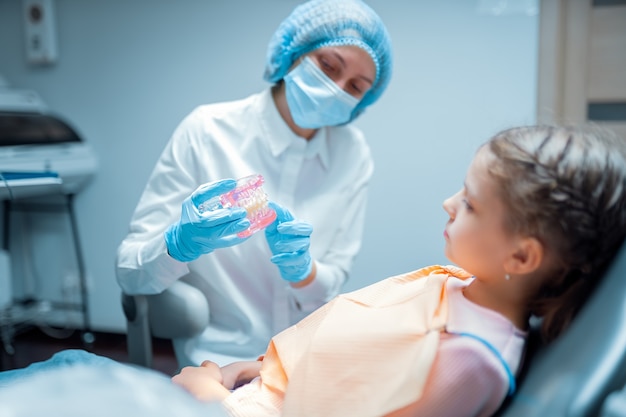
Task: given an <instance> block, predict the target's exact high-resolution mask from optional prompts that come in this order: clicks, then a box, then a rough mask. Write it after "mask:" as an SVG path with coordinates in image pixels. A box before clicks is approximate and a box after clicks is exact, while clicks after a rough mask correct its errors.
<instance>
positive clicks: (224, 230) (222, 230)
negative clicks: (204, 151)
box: [165, 179, 250, 262]
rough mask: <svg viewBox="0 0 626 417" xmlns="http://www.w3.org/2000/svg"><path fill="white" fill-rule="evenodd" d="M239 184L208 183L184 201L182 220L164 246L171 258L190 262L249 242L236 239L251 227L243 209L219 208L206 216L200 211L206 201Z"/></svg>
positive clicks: (169, 232) (168, 233) (170, 231)
mask: <svg viewBox="0 0 626 417" xmlns="http://www.w3.org/2000/svg"><path fill="white" fill-rule="evenodd" d="M236 184H237V182H236V181H235V180H233V179H225V180H219V181H215V182H211V183H206V184H203V185H201V186H200V187H198V188H197V189H196V191H194V192H193V193H192V194H191V196H189V197H187V198H186V199H185V201H183V208H182V213H181V215H180V220H179V221H178V222H176V223H174V224H172V225H171V226H170V227H168V229H167V230H166V231H165V244H166V246H167V251H168V253H169V254H170V256H171V257H172V258H174V259H176V260H178V261H181V262H190V261H193V260H194V259H197V258H198V257H199V256H200V255H204V254H206V253H210V252H213V251H214V250H215V249H218V248H226V247H229V246H234V245H237V244H239V243H241V242H243V241H245V240H247V239H248V238H240V237H239V236H237V233H239V232H243V231H244V230H246V229H247V228H248V227H250V220H248V219H246V218H245V217H246V210H245V209H244V208H241V207H233V208H220V209H216V210H211V211H205V212H204V213H200V211H199V210H198V207H199V206H200V204H202V203H203V202H204V201H206V200H208V199H210V198H212V197H216V196H219V195H221V194H224V193H226V192H228V191H230V190H232V189H233V188H235V185H236Z"/></svg>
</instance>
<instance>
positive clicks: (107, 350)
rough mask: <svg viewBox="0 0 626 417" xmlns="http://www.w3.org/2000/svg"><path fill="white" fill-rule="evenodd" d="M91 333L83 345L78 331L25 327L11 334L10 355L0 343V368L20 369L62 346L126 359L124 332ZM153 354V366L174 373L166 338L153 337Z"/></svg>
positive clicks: (169, 344) (121, 359)
mask: <svg viewBox="0 0 626 417" xmlns="http://www.w3.org/2000/svg"><path fill="white" fill-rule="evenodd" d="M94 336H95V340H94V342H93V343H92V344H90V345H86V344H85V343H84V342H83V340H82V334H81V332H79V331H72V330H63V331H54V329H39V328H37V327H33V328H30V329H26V330H24V331H22V332H20V333H19V334H17V335H16V336H15V337H14V340H13V348H14V349H15V353H14V354H12V355H9V354H7V352H6V351H5V349H4V348H3V346H2V345H1V344H0V356H1V361H0V370H7V369H16V368H23V367H25V366H27V365H29V364H30V363H33V362H38V361H42V360H45V359H48V358H49V357H50V356H52V355H53V354H54V353H56V352H58V351H60V350H63V349H85V350H88V351H90V352H92V353H96V354H98V355H102V356H106V357H109V358H112V359H115V360H117V361H120V362H128V353H127V349H126V335H124V334H114V333H99V332H96V333H94ZM153 355H154V360H153V363H154V365H153V368H154V369H156V370H159V371H161V372H164V373H165V374H167V375H173V374H174V373H176V371H177V363H176V357H175V356H174V350H173V348H172V345H171V342H170V341H169V340H165V339H156V338H155V339H153Z"/></svg>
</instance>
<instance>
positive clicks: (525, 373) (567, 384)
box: [122, 245, 626, 417]
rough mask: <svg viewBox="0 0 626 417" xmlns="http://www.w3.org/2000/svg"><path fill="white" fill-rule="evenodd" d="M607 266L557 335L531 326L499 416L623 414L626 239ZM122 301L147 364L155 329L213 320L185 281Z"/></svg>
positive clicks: (194, 329)
mask: <svg viewBox="0 0 626 417" xmlns="http://www.w3.org/2000/svg"><path fill="white" fill-rule="evenodd" d="M606 273H607V276H606V277H605V279H604V281H603V282H602V283H601V285H599V286H598V288H596V290H595V292H594V294H593V295H592V297H591V298H590V299H589V300H588V302H587V303H586V304H585V306H584V307H583V309H582V310H581V311H580V313H579V314H578V316H577V317H576V319H575V320H574V322H573V323H572V325H571V326H570V328H569V329H568V330H567V331H566V332H565V333H564V334H563V335H561V337H559V338H558V339H557V340H556V341H554V342H553V343H551V344H550V345H548V346H542V344H541V342H540V341H539V332H538V326H535V327H533V328H532V329H531V332H530V338H529V345H528V346H529V349H528V352H527V359H526V361H525V365H524V367H523V368H522V370H521V373H520V376H519V378H518V390H517V393H516V394H515V395H514V396H513V397H512V398H509V399H508V400H507V401H506V402H505V403H504V404H503V406H502V407H501V409H500V410H499V411H498V413H496V416H498V417H552V416H555V417H566V416H567V417H570V416H571V417H579V416H580V417H582V416H602V417H616V416H620V417H626V410H622V411H623V414H615V413H616V411H615V410H616V408H619V407H620V405H621V404H624V405H626V245H624V246H622V248H621V250H620V251H619V253H618V254H617V256H616V258H615V260H614V261H613V264H612V265H611V267H610V268H609V270H608V271H607V272H606ZM122 305H123V308H124V313H125V315H126V318H127V321H128V351H129V360H130V361H131V362H132V363H135V364H139V365H143V366H146V367H150V366H151V365H152V346H151V337H152V336H156V337H161V338H166V339H174V338H179V337H181V338H182V337H193V336H195V335H197V334H198V333H200V332H201V331H202V330H203V329H204V328H205V327H206V326H207V324H208V322H209V306H208V302H207V300H206V298H205V297H204V295H203V294H202V293H201V292H200V291H199V290H198V289H196V288H195V287H193V286H191V285H190V284H188V283H186V282H184V281H177V282H176V283H174V284H173V285H172V286H171V287H169V288H168V289H167V290H166V291H164V292H163V293H161V294H158V295H150V296H136V295H135V296H129V295H125V294H123V295H122ZM607 398H608V399H607ZM605 400H606V402H605ZM620 412H621V411H620ZM600 413H602V414H600Z"/></svg>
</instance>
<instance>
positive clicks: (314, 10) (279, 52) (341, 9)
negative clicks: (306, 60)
mask: <svg viewBox="0 0 626 417" xmlns="http://www.w3.org/2000/svg"><path fill="white" fill-rule="evenodd" d="M340 45H355V46H358V47H360V48H362V49H364V50H365V51H366V52H367V53H368V54H369V55H370V56H371V57H372V60H373V61H374V64H375V65H376V78H375V80H374V84H373V85H372V88H370V89H369V90H368V91H367V93H366V94H365V95H364V96H363V98H362V99H361V101H360V102H359V104H358V105H357V106H356V108H355V109H354V111H353V112H352V117H351V118H350V120H354V119H355V118H356V117H357V116H358V115H359V114H361V113H362V112H363V110H364V109H365V108H366V107H367V106H369V105H370V104H372V103H374V102H375V101H376V100H378V98H379V97H380V96H381V95H382V93H383V91H385V88H387V85H388V84H389V80H390V79H391V70H392V50H391V40H390V38H389V33H387V29H386V28H385V25H384V24H383V22H382V20H381V19H380V17H378V15H377V14H376V12H374V10H372V9H371V8H370V7H369V6H368V5H366V4H365V3H363V2H362V1H361V0H310V1H308V2H306V3H303V4H301V5H300V6H298V7H296V8H295V9H294V10H293V12H292V13H291V14H290V15H289V16H288V17H287V18H286V19H285V20H283V22H282V23H281V24H280V26H279V27H278V29H277V30H276V32H275V33H274V36H272V39H271V40H270V43H269V46H268V49H267V62H266V65H265V73H264V75H263V78H264V79H265V80H266V81H269V82H272V83H276V82H278V81H280V80H282V79H283V77H284V76H285V75H286V74H287V72H289V69H290V68H291V66H292V65H293V63H294V62H295V61H296V60H297V59H298V58H300V57H301V56H302V55H305V54H307V53H309V52H311V51H313V50H315V49H318V48H322V47H325V46H340Z"/></svg>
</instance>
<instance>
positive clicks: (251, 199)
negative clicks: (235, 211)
mask: <svg viewBox="0 0 626 417" xmlns="http://www.w3.org/2000/svg"><path fill="white" fill-rule="evenodd" d="M264 181H265V180H264V178H263V176H262V175H260V174H256V175H249V176H247V177H243V178H240V179H238V180H237V185H236V186H235V189H233V190H231V191H229V192H227V193H225V194H222V195H220V196H217V197H213V198H211V199H209V200H207V201H205V202H204V203H202V204H200V207H198V209H199V210H200V213H203V212H205V211H209V210H217V209H220V208H230V207H243V208H244V209H246V211H247V212H248V214H247V215H246V218H247V219H248V220H250V227H249V228H248V229H246V230H244V231H243V232H240V233H237V236H239V237H248V236H251V235H252V234H254V233H255V232H258V231H259V230H262V229H264V228H265V227H267V226H268V225H269V224H270V223H272V222H273V221H274V219H276V212H275V211H274V210H272V209H271V208H270V207H269V206H268V204H267V203H268V198H267V194H265V191H264V190H263V188H262V185H263V182H264Z"/></svg>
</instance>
